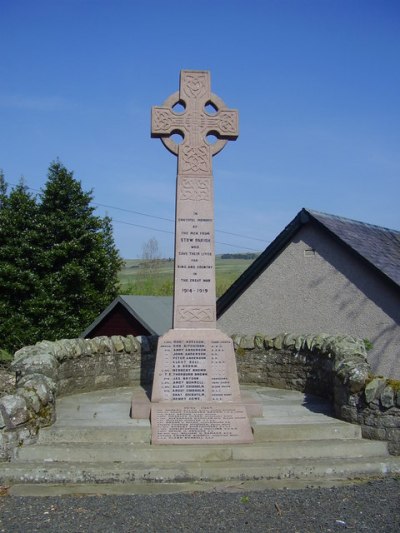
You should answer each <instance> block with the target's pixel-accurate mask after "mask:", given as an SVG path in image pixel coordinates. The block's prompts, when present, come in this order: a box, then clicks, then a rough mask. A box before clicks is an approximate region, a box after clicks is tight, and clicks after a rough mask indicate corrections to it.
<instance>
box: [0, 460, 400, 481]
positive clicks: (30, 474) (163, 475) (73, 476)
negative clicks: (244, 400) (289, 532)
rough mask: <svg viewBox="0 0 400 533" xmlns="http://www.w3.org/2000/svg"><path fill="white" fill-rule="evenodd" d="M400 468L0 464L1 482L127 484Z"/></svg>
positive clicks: (352, 474) (278, 463)
mask: <svg viewBox="0 0 400 533" xmlns="http://www.w3.org/2000/svg"><path fill="white" fill-rule="evenodd" d="M399 473H400V461H399V458H397V457H392V456H389V457H386V458H382V457H369V458H367V459H366V458H344V459H343V458H339V459H337V458H336V459H335V458H327V457H325V458H323V459H322V458H319V459H315V458H311V459H307V460H304V459H292V460H291V461H287V460H284V459H272V460H271V459H270V460H258V461H243V460H240V461H239V460H232V461H214V462H211V463H208V462H168V463H162V462H160V463H152V464H143V463H142V462H104V463H95V462H87V463H82V462H54V463H41V464H37V463H31V462H19V463H3V464H0V482H1V483H3V484H12V483H128V482H187V481H223V480H260V479H281V480H282V479H302V480H310V481H311V480H321V479H329V480H344V479H354V478H360V477H362V478H368V477H376V476H381V475H388V474H399Z"/></svg>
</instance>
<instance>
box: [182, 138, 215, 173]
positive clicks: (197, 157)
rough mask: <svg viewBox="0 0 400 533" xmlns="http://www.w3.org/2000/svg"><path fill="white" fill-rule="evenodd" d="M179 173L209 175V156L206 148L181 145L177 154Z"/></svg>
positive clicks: (208, 150)
mask: <svg viewBox="0 0 400 533" xmlns="http://www.w3.org/2000/svg"><path fill="white" fill-rule="evenodd" d="M179 155H180V156H181V157H180V165H181V166H180V169H179V171H180V173H184V174H187V173H190V172H192V173H193V174H201V173H204V174H211V154H210V149H209V147H207V146H188V145H186V146H185V145H183V146H182V149H181V151H180V153H179Z"/></svg>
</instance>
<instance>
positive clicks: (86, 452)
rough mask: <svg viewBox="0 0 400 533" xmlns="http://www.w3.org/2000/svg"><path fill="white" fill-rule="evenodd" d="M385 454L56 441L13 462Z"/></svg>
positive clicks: (371, 444)
mask: <svg viewBox="0 0 400 533" xmlns="http://www.w3.org/2000/svg"><path fill="white" fill-rule="evenodd" d="M378 455H381V456H383V457H385V456H387V455H388V451H387V443H386V442H383V441H369V440H362V439H324V440H308V441H284V442H283V441H276V442H273V441H270V442H256V443H254V444H247V445H240V444H239V445H235V446H232V445H206V446H205V445H160V446H150V445H146V444H141V443H133V444H131V443H127V442H126V443H118V442H113V443H111V444H110V443H106V442H96V443H87V442H86V443H84V442H59V443H41V444H34V445H31V446H23V447H21V448H18V449H17V451H16V457H15V461H43V462H55V461H71V462H95V461H98V462H109V461H117V462H119V461H123V462H125V461H127V462H132V461H141V462H143V463H148V464H150V465H151V464H152V463H156V462H171V463H173V462H175V461H179V462H187V463H191V462H196V461H205V462H215V461H229V460H232V459H233V460H270V459H287V460H288V459H289V460H290V459H296V458H311V457H315V458H320V457H331V458H332V457H338V458H339V457H364V458H365V457H373V456H378Z"/></svg>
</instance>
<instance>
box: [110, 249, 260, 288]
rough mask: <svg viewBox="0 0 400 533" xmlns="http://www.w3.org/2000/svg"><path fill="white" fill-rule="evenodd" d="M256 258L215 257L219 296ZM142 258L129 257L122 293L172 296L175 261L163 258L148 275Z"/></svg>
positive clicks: (123, 269)
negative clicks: (142, 265) (152, 272)
mask: <svg viewBox="0 0 400 533" xmlns="http://www.w3.org/2000/svg"><path fill="white" fill-rule="evenodd" d="M253 261H254V259H221V258H220V257H218V256H217V257H216V258H215V275H216V286H217V296H221V294H223V293H224V292H225V291H226V290H227V289H228V287H230V286H231V285H232V283H233V282H234V281H235V280H236V279H237V278H238V277H239V276H240V274H241V273H242V272H243V271H244V270H246V268H247V267H248V266H249V265H251V263H252V262H253ZM141 263H142V260H141V259H127V260H125V265H124V267H123V268H122V270H121V271H120V273H119V280H120V286H121V289H120V292H121V294H146V295H154V296H172V291H173V275H174V263H173V261H172V260H171V261H168V260H162V261H160V264H159V266H158V267H157V269H155V272H154V274H153V275H151V276H146V275H145V273H144V271H143V269H142V268H140V264H141Z"/></svg>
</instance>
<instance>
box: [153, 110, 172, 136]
mask: <svg viewBox="0 0 400 533" xmlns="http://www.w3.org/2000/svg"><path fill="white" fill-rule="evenodd" d="M171 118H172V116H171V112H170V111H169V110H167V109H166V110H162V109H156V110H155V112H154V117H153V129H154V131H162V132H165V131H169V129H170V128H171V124H172V120H171Z"/></svg>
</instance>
